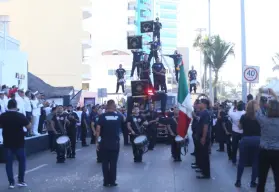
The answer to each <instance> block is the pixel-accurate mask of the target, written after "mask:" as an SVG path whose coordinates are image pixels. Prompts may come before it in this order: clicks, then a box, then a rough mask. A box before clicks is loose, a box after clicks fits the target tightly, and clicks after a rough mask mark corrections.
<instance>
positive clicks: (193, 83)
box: [188, 66, 197, 93]
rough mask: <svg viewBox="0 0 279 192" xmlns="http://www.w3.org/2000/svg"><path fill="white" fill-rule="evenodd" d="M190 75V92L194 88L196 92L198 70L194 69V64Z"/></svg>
mask: <svg viewBox="0 0 279 192" xmlns="http://www.w3.org/2000/svg"><path fill="white" fill-rule="evenodd" d="M188 77H189V81H190V93H192V90H194V93H196V91H197V71H196V70H195V69H194V66H192V70H190V71H189V72H188Z"/></svg>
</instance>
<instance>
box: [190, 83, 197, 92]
mask: <svg viewBox="0 0 279 192" xmlns="http://www.w3.org/2000/svg"><path fill="white" fill-rule="evenodd" d="M193 90H194V93H196V91H197V86H196V83H190V93H192V91H193Z"/></svg>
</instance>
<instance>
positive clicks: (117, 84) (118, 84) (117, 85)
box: [116, 81, 125, 93]
mask: <svg viewBox="0 0 279 192" xmlns="http://www.w3.org/2000/svg"><path fill="white" fill-rule="evenodd" d="M119 86H121V88H122V92H123V93H125V89H124V82H121V83H119V82H118V81H117V83H116V93H118V91H119Z"/></svg>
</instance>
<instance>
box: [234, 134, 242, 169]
mask: <svg viewBox="0 0 279 192" xmlns="http://www.w3.org/2000/svg"><path fill="white" fill-rule="evenodd" d="M241 138H242V134H240V133H236V132H232V162H233V163H236V156H237V150H238V145H239V142H240V140H241Z"/></svg>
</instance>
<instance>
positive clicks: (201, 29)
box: [196, 28, 206, 93]
mask: <svg viewBox="0 0 279 192" xmlns="http://www.w3.org/2000/svg"><path fill="white" fill-rule="evenodd" d="M196 31H197V32H198V34H199V35H200V36H201V37H202V32H204V31H206V28H197V29H196ZM199 51H200V83H201V85H202V84H203V85H204V89H203V93H205V90H206V88H205V84H206V79H205V78H204V82H202V77H203V76H202V64H203V60H202V50H201V49H200V50H199ZM204 73H206V71H204ZM204 77H205V76H204ZM201 85H200V86H201ZM201 87H202V86H201Z"/></svg>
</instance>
